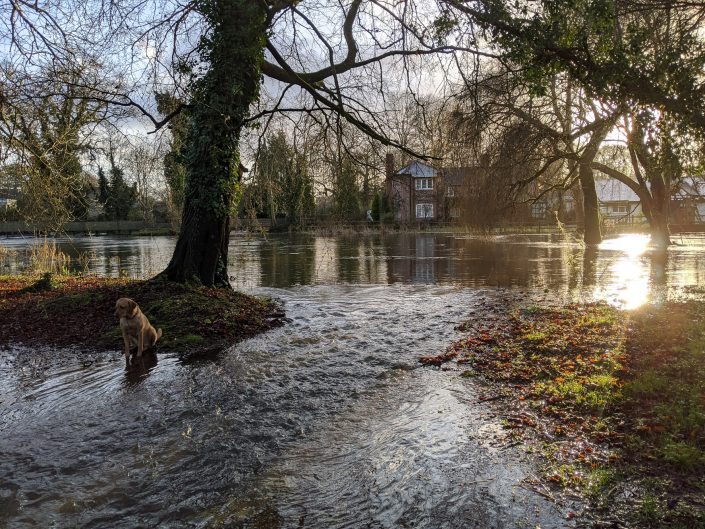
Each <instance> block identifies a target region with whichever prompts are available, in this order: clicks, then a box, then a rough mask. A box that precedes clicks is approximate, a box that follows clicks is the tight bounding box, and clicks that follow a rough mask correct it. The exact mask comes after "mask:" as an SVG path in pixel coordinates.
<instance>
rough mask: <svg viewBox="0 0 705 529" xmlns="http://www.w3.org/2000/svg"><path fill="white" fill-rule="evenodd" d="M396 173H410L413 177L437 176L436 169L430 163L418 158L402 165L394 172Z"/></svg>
mask: <svg viewBox="0 0 705 529" xmlns="http://www.w3.org/2000/svg"><path fill="white" fill-rule="evenodd" d="M394 174H396V175H404V174H408V175H411V176H412V177H413V178H433V177H434V176H438V171H437V170H436V168H435V167H433V166H432V165H429V164H427V163H424V162H422V161H420V160H416V161H413V162H411V163H410V164H409V165H407V166H406V167H402V168H401V169H399V170H398V171H397V172H396V173H394Z"/></svg>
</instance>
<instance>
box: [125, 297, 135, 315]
mask: <svg viewBox="0 0 705 529" xmlns="http://www.w3.org/2000/svg"><path fill="white" fill-rule="evenodd" d="M127 310H128V311H129V312H130V317H131V318H134V317H135V316H137V303H135V301H134V300H132V299H130V300H128V301H127Z"/></svg>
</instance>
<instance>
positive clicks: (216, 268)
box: [162, 0, 267, 286]
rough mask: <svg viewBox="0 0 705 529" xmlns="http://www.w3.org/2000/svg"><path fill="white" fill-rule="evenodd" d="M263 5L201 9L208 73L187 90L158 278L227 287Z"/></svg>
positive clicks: (219, 3)
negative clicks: (180, 182) (175, 222)
mask: <svg viewBox="0 0 705 529" xmlns="http://www.w3.org/2000/svg"><path fill="white" fill-rule="evenodd" d="M263 4H264V3H260V2H252V1H249V0H212V1H211V2H208V3H207V4H205V5H206V7H205V8H204V9H203V11H204V12H203V15H204V17H205V18H206V20H207V21H208V23H209V25H210V31H209V33H208V35H207V37H205V38H204V39H203V40H202V42H201V44H200V49H199V51H200V52H201V54H202V56H203V57H204V58H205V59H207V60H208V63H209V69H208V72H207V73H206V74H205V75H204V77H203V78H201V79H199V80H197V81H195V82H194V84H193V85H192V95H193V101H192V104H193V108H192V110H191V119H190V129H189V132H188V136H187V139H186V157H185V158H186V191H185V203H184V211H183V215H182V222H181V231H180V233H179V238H178V241H177V243H176V248H175V250H174V255H173V256H172V258H171V262H170V263H169V266H168V267H167V268H166V270H165V271H164V272H163V273H162V274H163V275H165V276H166V277H167V278H168V279H169V280H172V281H181V282H183V281H190V280H197V281H200V282H201V283H202V284H204V285H209V286H213V285H215V286H229V284H230V283H229V279H228V240H229V236H230V213H231V211H233V209H234V207H235V206H236V205H237V204H236V202H235V198H236V196H237V192H238V189H239V184H240V169H239V140H240V132H241V130H242V127H243V123H244V119H245V117H246V116H247V113H248V110H249V107H250V104H251V103H252V102H253V101H255V100H256V99H257V97H258V95H259V85H260V70H261V64H262V58H263V49H264V45H265V39H266V31H267V22H266V20H267V17H266V13H265V11H264V8H263V7H262V6H263Z"/></svg>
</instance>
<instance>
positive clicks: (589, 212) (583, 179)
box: [578, 159, 602, 245]
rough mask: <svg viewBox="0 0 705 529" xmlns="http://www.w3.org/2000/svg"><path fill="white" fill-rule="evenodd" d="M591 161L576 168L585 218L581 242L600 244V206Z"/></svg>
mask: <svg viewBox="0 0 705 529" xmlns="http://www.w3.org/2000/svg"><path fill="white" fill-rule="evenodd" d="M590 163H592V159H591V160H589V161H587V163H583V162H582V161H581V163H580V166H579V167H578V171H579V177H580V189H581V190H582V192H583V208H584V209H583V211H584V218H585V221H584V222H585V232H584V234H583V240H584V241H585V244H588V245H591V244H600V243H601V242H602V231H601V230H600V204H599V202H598V200H597V191H596V189H595V178H594V175H593V173H592V167H590Z"/></svg>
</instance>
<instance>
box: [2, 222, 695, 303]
mask: <svg viewBox="0 0 705 529" xmlns="http://www.w3.org/2000/svg"><path fill="white" fill-rule="evenodd" d="M32 241H33V239H21V238H6V239H0V246H3V247H7V248H10V249H11V250H14V251H15V252H14V257H12V258H10V257H7V256H6V257H4V258H3V257H2V255H3V253H2V252H0V261H1V262H0V266H2V267H4V269H5V270H6V271H9V272H16V271H18V270H20V269H21V268H22V266H23V262H22V260H23V258H24V260H25V264H26V256H27V255H28V248H29V247H30V246H31V244H32ZM676 242H677V244H675V245H674V246H672V247H670V248H668V249H667V250H665V251H663V250H662V251H657V250H656V249H654V248H651V247H650V246H649V244H648V237H647V236H644V235H623V236H620V237H617V238H613V239H608V240H606V241H605V242H604V243H603V244H601V245H600V246H599V247H598V248H594V247H591V248H584V247H583V245H582V244H581V243H580V242H578V241H576V240H572V239H569V238H566V237H563V236H558V235H511V236H496V237H475V236H468V235H453V234H434V233H396V234H389V235H374V236H364V237H363V236H360V237H351V236H345V237H343V236H340V237H325V236H316V235H306V234H293V235H270V236H267V237H266V238H265V237H261V236H244V235H235V234H234V235H233V237H232V239H231V242H230V252H231V253H230V263H229V264H230V275H231V279H232V282H233V285H234V286H235V287H236V288H241V289H252V288H257V287H275V288H286V287H291V286H294V285H309V284H324V285H325V284H341V283H344V284H394V283H412V284H413V283H416V284H436V283H437V284H455V285H459V286H467V287H505V288H521V289H531V290H539V291H548V292H550V293H552V294H555V295H558V296H561V297H564V298H566V299H595V298H597V299H605V300H608V301H610V302H612V303H615V304H619V305H622V306H625V307H629V308H634V307H637V306H639V305H640V304H642V303H644V302H646V301H647V300H650V299H652V300H653V299H661V298H662V297H663V296H664V295H667V292H668V291H669V290H672V289H673V288H674V287H683V286H691V285H697V284H700V283H703V282H705V239H704V238H703V237H699V236H689V237H683V238H680V239H677V241H676ZM57 243H58V245H59V247H60V249H61V250H62V251H64V252H66V253H68V254H69V255H71V256H73V257H77V256H79V255H82V256H84V262H86V263H87V270H88V271H90V272H95V273H98V274H102V275H109V276H116V275H119V274H127V275H130V276H133V277H148V276H150V275H152V274H155V273H156V272H158V271H160V270H161V269H162V268H163V267H164V266H166V264H167V263H168V260H169V257H170V256H171V252H172V250H173V245H174V239H173V238H170V237H76V238H72V239H68V238H63V239H57ZM23 256H24V257H23ZM78 266H79V265H78V264H75V265H74V267H75V268H77V267H78Z"/></svg>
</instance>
